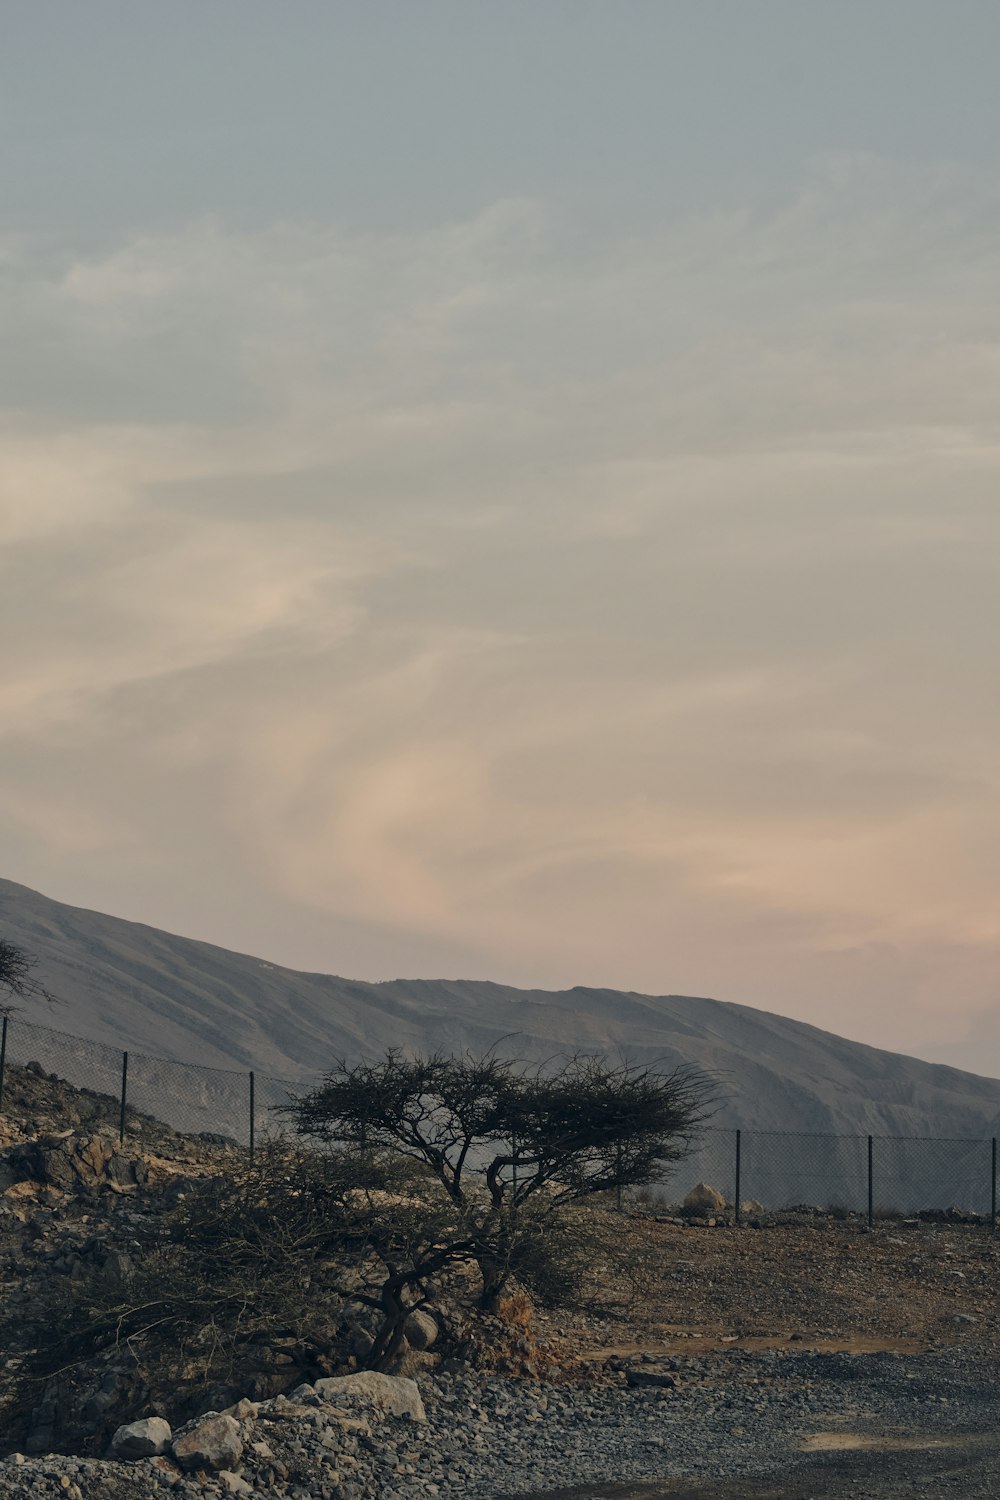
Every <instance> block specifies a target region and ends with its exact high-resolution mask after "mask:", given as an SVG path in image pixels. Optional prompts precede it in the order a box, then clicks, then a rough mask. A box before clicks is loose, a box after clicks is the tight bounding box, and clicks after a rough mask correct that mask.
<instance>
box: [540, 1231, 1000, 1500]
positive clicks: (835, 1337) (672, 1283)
mask: <svg viewBox="0 0 1000 1500" xmlns="http://www.w3.org/2000/svg"><path fill="white" fill-rule="evenodd" d="M619 1232H620V1235H621V1237H622V1240H623V1241H624V1242H625V1243H626V1244H627V1248H628V1256H627V1258H626V1259H627V1263H628V1265H629V1270H628V1271H627V1272H626V1274H624V1275H612V1274H611V1273H610V1271H608V1272H607V1274H606V1276H605V1277H604V1279H603V1280H602V1278H601V1277H600V1276H597V1277H595V1283H596V1285H597V1286H598V1288H599V1290H598V1295H597V1296H596V1298H595V1305H594V1307H593V1309H592V1311H591V1313H590V1315H589V1316H586V1317H581V1318H579V1319H575V1320H572V1324H568V1323H567V1320H566V1317H565V1314H562V1315H560V1317H559V1319H558V1323H559V1325H560V1327H559V1332H560V1333H561V1335H562V1337H563V1338H572V1339H574V1340H577V1341H578V1344H577V1347H578V1348H582V1350H583V1351H584V1354H583V1358H584V1359H585V1360H586V1361H588V1362H592V1363H593V1364H595V1365H602V1364H603V1363H604V1361H605V1360H609V1359H610V1360H614V1359H615V1358H616V1357H624V1358H630V1357H634V1356H635V1355H641V1354H643V1353H646V1354H649V1355H653V1356H654V1357H659V1356H661V1355H662V1356H670V1355H680V1356H685V1357H686V1359H687V1360H690V1359H691V1358H692V1357H693V1358H694V1359H695V1361H696V1362H697V1361H698V1360H699V1359H700V1358H701V1357H704V1358H705V1361H706V1363H705V1368H704V1380H703V1382H699V1383H704V1384H705V1385H708V1386H711V1385H714V1384H715V1383H716V1380H717V1379H718V1376H717V1375H716V1374H715V1372H714V1370H713V1360H712V1356H713V1354H715V1353H721V1351H723V1350H727V1349H745V1350H748V1351H765V1350H769V1349H783V1348H784V1349H788V1350H789V1351H792V1350H799V1351H806V1350H816V1351H829V1352H834V1351H845V1352H849V1353H854V1354H864V1353H877V1352H879V1351H882V1350H886V1351H893V1352H896V1353H898V1354H902V1355H905V1354H913V1355H922V1354H927V1353H933V1352H935V1351H947V1350H949V1349H957V1350H961V1351H962V1352H963V1353H964V1354H967V1355H969V1356H971V1357H972V1359H973V1360H974V1361H975V1360H976V1359H978V1358H980V1357H981V1358H982V1361H983V1369H984V1384H986V1383H988V1382H989V1381H990V1380H992V1378H993V1377H992V1375H987V1374H986V1371H988V1370H995V1369H996V1360H997V1356H998V1354H1000V1299H998V1298H997V1295H996V1286H997V1276H998V1271H1000V1236H996V1235H994V1234H992V1233H991V1232H990V1230H989V1229H988V1228H987V1227H985V1226H983V1225H971V1224H970V1225H963V1224H941V1225H938V1224H919V1225H912V1224H911V1225H903V1224H901V1223H893V1222H889V1223H883V1224H879V1225H877V1226H876V1228H875V1230H874V1231H873V1232H871V1233H869V1232H868V1231H867V1227H866V1226H864V1225H862V1224H860V1223H858V1222H857V1221H854V1222H847V1223H844V1222H841V1221H838V1220H835V1219H832V1218H831V1219H828V1220H824V1219H817V1220H814V1221H812V1222H809V1223H802V1224H795V1223H787V1222H786V1223H783V1224H775V1225H772V1226H768V1227H765V1228H762V1229H759V1230H754V1229H750V1228H738V1229H737V1228H733V1227H727V1226H717V1227H712V1228H709V1227H697V1226H684V1227H682V1226H679V1225H669V1224H661V1223H657V1222H655V1221H653V1220H641V1219H635V1220H629V1221H627V1222H625V1223H623V1224H622V1225H621V1227H620V1231H619ZM555 1326H556V1320H555V1319H554V1320H553V1330H554V1329H555ZM727 1378H732V1377H731V1372H730V1373H728V1374H727ZM977 1395H982V1393H977ZM986 1399H987V1400H989V1399H990V1397H989V1394H988V1393H986ZM998 1415H1000V1413H998ZM971 1425H972V1424H971V1423H970V1426H971ZM796 1445H797V1447H798V1450H799V1453H800V1454H801V1457H799V1458H797V1459H796V1460H795V1461H794V1462H792V1463H790V1464H785V1465H783V1466H782V1468H781V1470H780V1472H775V1473H773V1474H771V1475H764V1476H761V1477H759V1478H757V1479H753V1480H751V1479H746V1478H741V1479H737V1480H733V1479H727V1478H725V1477H721V1476H720V1477H719V1478H718V1479H717V1480H714V1481H711V1482H704V1483H699V1484H692V1483H691V1482H680V1481H676V1482H658V1483H652V1484H622V1485H594V1486H592V1487H583V1488H574V1489H567V1490H565V1491H561V1492H552V1491H549V1492H547V1494H546V1496H545V1497H544V1500H848V1497H855V1500H857V1497H860V1496H862V1495H865V1496H869V1495H871V1496H878V1497H879V1500H883V1497H885V1500H896V1497H898V1500H902V1497H904V1496H905V1497H912V1496H926V1497H940V1496H944V1495H948V1494H954V1495H956V1496H961V1497H962V1500H967V1497H968V1500H1000V1421H998V1422H997V1424H996V1432H995V1433H987V1434H986V1435H985V1436H984V1434H983V1432H982V1430H981V1428H980V1430H978V1431H974V1432H973V1431H970V1432H969V1434H968V1435H967V1436H963V1435H962V1434H961V1433H959V1434H958V1435H957V1436H948V1437H941V1436H931V1435H928V1434H926V1433H922V1432H920V1431H919V1430H914V1431H911V1432H906V1431H900V1432H898V1433H896V1434H895V1435H886V1434H885V1433H878V1432H864V1431H859V1432H836V1431H835V1432H824V1431H822V1430H820V1431H812V1432H809V1431H803V1432H802V1434H801V1435H800V1436H798V1437H797V1438H796ZM520 1500H542V1497H540V1496H539V1497H535V1496H527V1495H526V1496H523V1497H520Z"/></svg>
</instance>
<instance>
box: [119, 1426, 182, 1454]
mask: <svg viewBox="0 0 1000 1500" xmlns="http://www.w3.org/2000/svg"><path fill="white" fill-rule="evenodd" d="M169 1445H170V1423H169V1422H165V1421H164V1420H163V1418H162V1417H145V1418H144V1419H143V1421H141V1422H126V1423H125V1425H124V1426H123V1427H119V1428H118V1431H117V1432H116V1433H115V1435H114V1437H113V1438H112V1439H111V1452H112V1454H113V1455H114V1457H115V1458H156V1457H158V1456H159V1454H161V1453H166V1451H167V1448H168V1447H169Z"/></svg>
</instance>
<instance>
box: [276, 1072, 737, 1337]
mask: <svg viewBox="0 0 1000 1500" xmlns="http://www.w3.org/2000/svg"><path fill="white" fill-rule="evenodd" d="M713 1093H714V1086H713V1083H712V1080H711V1079H710V1078H709V1077H708V1076H707V1075H705V1074H704V1073H701V1072H699V1071H698V1070H696V1069H693V1068H687V1067H681V1068H675V1069H673V1070H672V1071H670V1072H668V1073H661V1072H658V1071H657V1070H655V1069H653V1068H647V1067H641V1066H638V1065H636V1064H632V1063H628V1062H624V1061H618V1062H609V1061H607V1060H606V1059H603V1058H599V1057H586V1056H573V1057H570V1058H568V1059H564V1060H562V1061H560V1062H558V1063H556V1064H554V1065H549V1066H546V1067H542V1068H539V1069H537V1070H535V1071H529V1070H528V1069H526V1068H524V1067H523V1066H521V1065H519V1064H518V1063H516V1062H514V1061H512V1060H507V1059H502V1058H500V1057H498V1056H497V1055H496V1053H495V1052H490V1053H487V1054H486V1056H485V1057H474V1056H472V1055H470V1054H468V1053H466V1054H464V1055H462V1056H444V1055H443V1054H441V1053H435V1054H434V1055H433V1056H429V1057H413V1058H409V1057H405V1056H404V1055H403V1053H402V1052H400V1051H398V1050H393V1051H390V1052H389V1053H387V1055H386V1056H385V1057H384V1058H383V1059H381V1060H380V1061H378V1062H374V1063H373V1062H360V1063H348V1062H346V1061H345V1060H343V1059H341V1060H338V1061H337V1062H336V1063H335V1065H334V1067H333V1069H332V1070H331V1071H330V1073H329V1074H328V1075H327V1076H326V1078H325V1079H324V1081H323V1082H322V1083H321V1084H320V1085H319V1086H318V1087H317V1088H315V1089H313V1090H312V1091H311V1092H310V1093H307V1094H305V1095H303V1096H301V1097H300V1098H299V1099H298V1100H296V1101H295V1102H294V1104H292V1105H291V1106H290V1107H289V1113H290V1115H291V1117H292V1120H293V1123H294V1126H295V1128H296V1129H297V1131H298V1132H299V1134H300V1135H303V1136H309V1137H313V1138H314V1139H319V1140H322V1141H324V1142H327V1143H329V1144H332V1145H335V1146H338V1147H340V1148H341V1149H343V1150H347V1151H354V1152H370V1151H375V1152H378V1153H383V1154H388V1155H390V1156H399V1157H408V1158H411V1159H412V1160H414V1161H418V1162H420V1163H422V1164H424V1165H425V1166H426V1167H427V1168H429V1170H430V1173H431V1174H432V1178H433V1180H434V1181H435V1182H436V1183H437V1186H438V1190H439V1192H440V1193H441V1194H442V1195H443V1196H444V1198H445V1199H446V1200H447V1201H448V1203H449V1204H450V1205H451V1206H452V1208H453V1209H454V1210H455V1211H456V1213H457V1219H456V1234H457V1237H458V1240H459V1241H460V1242H461V1243H462V1245H464V1246H465V1247H467V1249H466V1254H467V1256H468V1259H469V1260H474V1261H475V1262H476V1264H477V1265H478V1267H479V1271H480V1274H481V1277H482V1292H481V1298H480V1302H481V1306H482V1307H483V1308H484V1309H486V1310H488V1311H492V1310H495V1309H496V1307H497V1305H498V1303H499V1300H500V1297H501V1295H502V1294H503V1290H504V1287H505V1286H506V1283H507V1280H508V1278H509V1277H510V1275H511V1273H512V1272H513V1271H514V1270H516V1268H517V1263H518V1260H519V1259H520V1258H521V1255H522V1253H523V1252H524V1251H525V1250H526V1249H527V1248H528V1244H529V1242H531V1241H537V1239H538V1237H539V1236H541V1235H544V1233H545V1229H546V1225H547V1223H549V1222H550V1221H551V1217H552V1215H554V1214H557V1213H558V1212H559V1211H560V1209H562V1208H564V1207H566V1206H567V1205H569V1204H571V1203H574V1202H577V1201H579V1200H580V1199H581V1198H585V1197H588V1196H591V1195H593V1194H595V1193H605V1192H608V1191H610V1190H620V1189H622V1188H624V1187H629V1186H638V1185H640V1184H643V1183H648V1182H650V1181H652V1180H654V1179H655V1178H656V1177H658V1176H659V1175H660V1174H661V1173H662V1172H663V1170H664V1169H665V1168H666V1167H667V1166H668V1165H669V1164H671V1163H672V1162H676V1161H678V1160H680V1159H682V1158H683V1157H684V1156H685V1155H686V1154H687V1153H688V1151H689V1149H690V1145H691V1141H692V1137H693V1135H694V1133H695V1131H696V1129H697V1127H698V1126H699V1125H700V1124H701V1123H703V1121H704V1120H705V1119H706V1117H707V1115H708V1113H709V1109H710V1105H711V1102H712V1097H713Z"/></svg>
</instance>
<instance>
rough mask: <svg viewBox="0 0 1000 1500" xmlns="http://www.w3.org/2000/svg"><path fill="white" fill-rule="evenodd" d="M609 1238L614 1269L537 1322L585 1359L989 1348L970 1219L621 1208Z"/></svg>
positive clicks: (988, 1297)
mask: <svg viewBox="0 0 1000 1500" xmlns="http://www.w3.org/2000/svg"><path fill="white" fill-rule="evenodd" d="M614 1236H615V1246H616V1252H620V1251H621V1250H622V1248H623V1247H624V1250H625V1252H626V1253H625V1254H624V1256H623V1257H622V1260H621V1262H620V1263H621V1264H623V1266H624V1269H623V1270H618V1269H617V1267H616V1269H615V1270H614V1271H612V1270H611V1267H610V1263H609V1265H607V1266H603V1267H602V1266H596V1267H595V1269H594V1273H593V1276H592V1283H593V1285H592V1289H591V1292H592V1307H591V1310H590V1312H589V1314H587V1315H580V1316H579V1317H576V1318H570V1319H568V1318H567V1316H566V1314H565V1312H560V1313H558V1314H557V1315H554V1316H553V1317H552V1318H551V1319H549V1320H548V1326H549V1329H550V1331H551V1332H552V1334H553V1335H554V1336H557V1337H558V1336H561V1337H562V1338H564V1339H568V1340H572V1341H573V1343H574V1344H575V1346H576V1348H577V1350H578V1351H581V1352H582V1353H583V1354H584V1357H586V1358H588V1359H590V1360H601V1359H604V1358H609V1357H611V1356H612V1355H613V1354H616V1353H622V1354H631V1353H633V1352H639V1351H643V1350H647V1351H656V1352H664V1353H675V1354H684V1355H694V1354H697V1353H701V1352H708V1351H711V1350H712V1349H721V1348H726V1347H733V1346H736V1347H743V1348H750V1349H753V1348H756V1349H766V1348H777V1347H782V1346H785V1345H787V1346H789V1347H796V1346H797V1347H799V1348H817V1349H826V1350H833V1349H843V1350H848V1351H854V1352H859V1353H860V1352H875V1351H877V1350H880V1349H890V1350H896V1351H898V1352H900V1353H903V1352H913V1353H917V1352H921V1351H926V1350H931V1349H934V1348H937V1347H941V1346H943V1345H949V1346H950V1345H968V1346H974V1347H976V1348H981V1349H983V1350H984V1351H985V1350H992V1351H997V1350H1000V1302H998V1299H997V1296H996V1286H997V1278H998V1272H1000V1235H995V1234H991V1233H990V1231H989V1229H988V1228H986V1227H984V1226H982V1225H966V1224H957V1225H950V1224H941V1225H938V1224H920V1225H916V1226H911V1227H905V1226H903V1225H901V1224H897V1223H894V1222H891V1221H890V1222H888V1223H885V1224H880V1225H878V1226H877V1227H876V1229H875V1230H874V1231H873V1232H871V1233H869V1232H867V1229H866V1227H865V1226H863V1225H860V1224H858V1223H857V1222H847V1223H843V1222H840V1221H837V1220H835V1219H817V1220H814V1221H811V1222H809V1223H802V1224H795V1223H782V1224H775V1225H773V1226H768V1227H765V1228H762V1229H759V1230H755V1229H750V1228H732V1227H725V1226H720V1227H714V1228H701V1227H696V1226H680V1225H673V1224H662V1223H658V1222H657V1221H656V1220H653V1219H631V1218H627V1217H625V1216H622V1217H621V1218H619V1219H618V1220H617V1222H616V1223H615V1226H614ZM616 1259H617V1254H616ZM542 1321H543V1324H544V1323H545V1320H544V1319H543V1320H542Z"/></svg>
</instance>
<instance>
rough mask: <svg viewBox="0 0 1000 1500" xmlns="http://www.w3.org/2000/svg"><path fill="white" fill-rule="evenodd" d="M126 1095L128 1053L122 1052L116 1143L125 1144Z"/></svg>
mask: <svg viewBox="0 0 1000 1500" xmlns="http://www.w3.org/2000/svg"><path fill="white" fill-rule="evenodd" d="M127 1095H128V1053H127V1052H123V1053H122V1104H121V1111H120V1113H119V1115H118V1144H119V1145H120V1146H124V1144H125V1099H126V1097H127Z"/></svg>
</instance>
